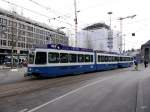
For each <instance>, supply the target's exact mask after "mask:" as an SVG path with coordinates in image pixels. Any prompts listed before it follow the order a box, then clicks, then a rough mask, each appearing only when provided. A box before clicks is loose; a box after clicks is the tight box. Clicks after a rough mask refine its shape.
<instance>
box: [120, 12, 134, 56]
mask: <svg viewBox="0 0 150 112" xmlns="http://www.w3.org/2000/svg"><path fill="white" fill-rule="evenodd" d="M134 17H136V15H135V14H134V15H131V16H126V17H120V18H119V19H118V20H120V36H121V43H120V48H119V50H120V53H121V51H122V46H123V44H122V37H123V35H122V34H123V20H124V19H133V18H134ZM124 51H125V38H124Z"/></svg>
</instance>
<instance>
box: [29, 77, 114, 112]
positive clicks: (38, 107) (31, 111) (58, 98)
mask: <svg viewBox="0 0 150 112" xmlns="http://www.w3.org/2000/svg"><path fill="white" fill-rule="evenodd" d="M109 79H112V77H109V78H105V79H101V80H98V81H95V82H93V83H90V84H87V85H85V86H82V87H80V88H78V89H75V90H72V91H70V92H68V93H66V94H64V95H62V96H59V97H57V98H55V99H53V100H50V101H48V102H46V103H44V104H42V105H39V106H37V107H35V108H33V109H31V110H29V111H28V112H34V111H36V110H38V109H40V108H42V107H44V106H46V105H48V104H50V103H53V102H55V101H58V100H60V99H62V98H64V97H65V96H68V95H70V94H73V93H75V92H78V91H79V90H82V89H84V88H86V87H89V86H92V85H95V84H97V83H100V82H103V81H106V80H109Z"/></svg>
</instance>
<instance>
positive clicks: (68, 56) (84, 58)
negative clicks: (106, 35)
mask: <svg viewBox="0 0 150 112" xmlns="http://www.w3.org/2000/svg"><path fill="white" fill-rule="evenodd" d="M95 70H96V68H95V60H94V52H89V51H87V52H86V51H74V50H58V49H36V50H35V51H34V52H33V53H32V54H31V55H30V60H29V64H28V75H35V76H41V77H54V76H62V75H67V74H79V73H85V72H92V71H95Z"/></svg>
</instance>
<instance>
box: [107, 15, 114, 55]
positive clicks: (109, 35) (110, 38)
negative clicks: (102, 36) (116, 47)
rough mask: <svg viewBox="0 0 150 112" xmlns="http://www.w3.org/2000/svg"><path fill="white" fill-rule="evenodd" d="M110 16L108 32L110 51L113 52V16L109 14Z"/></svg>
mask: <svg viewBox="0 0 150 112" xmlns="http://www.w3.org/2000/svg"><path fill="white" fill-rule="evenodd" d="M107 14H108V15H109V20H110V26H109V27H110V28H109V32H108V48H109V51H110V52H111V49H112V48H113V35H112V29H111V15H112V14H113V13H112V12H108V13H107Z"/></svg>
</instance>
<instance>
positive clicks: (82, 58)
mask: <svg viewBox="0 0 150 112" xmlns="http://www.w3.org/2000/svg"><path fill="white" fill-rule="evenodd" d="M78 62H84V55H83V54H78Z"/></svg>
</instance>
